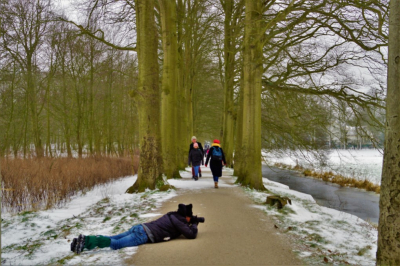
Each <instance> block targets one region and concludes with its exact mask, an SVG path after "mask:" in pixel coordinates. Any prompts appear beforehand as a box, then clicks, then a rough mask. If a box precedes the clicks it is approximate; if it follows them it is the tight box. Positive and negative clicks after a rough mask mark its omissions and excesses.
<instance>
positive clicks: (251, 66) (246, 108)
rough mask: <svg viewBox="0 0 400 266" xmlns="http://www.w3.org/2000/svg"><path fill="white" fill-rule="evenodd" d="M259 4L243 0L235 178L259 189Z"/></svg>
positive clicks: (241, 182)
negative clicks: (239, 136) (238, 162)
mask: <svg viewBox="0 0 400 266" xmlns="http://www.w3.org/2000/svg"><path fill="white" fill-rule="evenodd" d="M261 5H262V3H261V1H254V0H246V1H245V6H246V11H245V12H246V15H245V32H244V51H243V53H244V54H243V56H244V61H243V82H244V84H243V86H244V87H243V105H242V112H243V113H242V115H243V117H242V119H243V121H242V134H243V135H242V143H241V144H242V145H241V157H242V163H241V164H242V166H241V167H240V172H239V174H240V175H239V176H238V179H237V181H236V182H237V183H240V184H242V185H243V186H249V187H251V188H255V189H260V190H263V189H265V187H264V185H263V182H262V175H261V78H262V71H263V65H262V57H263V54H262V41H261V36H262V32H260V29H261V21H262V13H261V11H262V6H261Z"/></svg>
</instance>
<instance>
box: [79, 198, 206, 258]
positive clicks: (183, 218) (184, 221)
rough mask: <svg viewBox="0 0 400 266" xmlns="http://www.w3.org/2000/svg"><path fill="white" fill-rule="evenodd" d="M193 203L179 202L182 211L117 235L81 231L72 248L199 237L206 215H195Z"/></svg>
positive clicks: (132, 244)
mask: <svg viewBox="0 0 400 266" xmlns="http://www.w3.org/2000/svg"><path fill="white" fill-rule="evenodd" d="M192 208H193V206H192V204H189V205H185V204H179V205H178V211H176V212H169V213H167V214H165V215H164V216H162V217H160V218H158V219H157V220H155V221H152V222H149V223H143V224H138V225H135V226H133V227H132V228H131V229H129V230H128V231H126V232H124V233H122V234H119V235H115V236H101V235H100V236H84V235H79V237H78V238H74V240H73V241H72V243H71V251H73V252H75V253H76V254H80V253H81V252H82V251H83V249H85V248H86V249H88V250H91V249H94V248H95V247H99V248H105V247H110V248H111V249H114V250H115V249H121V248H125V247H133V246H139V245H142V244H146V243H158V242H163V241H168V240H171V239H175V238H177V237H179V236H180V235H184V236H185V237H186V238H188V239H195V238H196V237H197V226H198V224H199V222H200V223H204V218H203V217H197V216H193V212H192Z"/></svg>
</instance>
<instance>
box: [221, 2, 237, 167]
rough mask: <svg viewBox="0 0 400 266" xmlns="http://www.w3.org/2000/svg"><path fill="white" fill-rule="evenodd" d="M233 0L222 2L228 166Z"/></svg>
mask: <svg viewBox="0 0 400 266" xmlns="http://www.w3.org/2000/svg"><path fill="white" fill-rule="evenodd" d="M233 4H234V3H233V0H226V1H225V3H224V11H225V21H224V31H225V39H224V63H225V76H224V91H225V97H224V124H223V138H222V140H223V141H222V143H223V146H224V154H225V160H226V164H227V166H228V167H232V166H233V150H234V147H233V144H234V105H233V83H234V80H233V78H234V75H235V71H234V67H235V65H234V62H235V52H234V50H235V45H234V44H233V36H232V35H233V34H232V25H231V23H232V12H233Z"/></svg>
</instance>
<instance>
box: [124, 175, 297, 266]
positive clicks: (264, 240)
mask: <svg viewBox="0 0 400 266" xmlns="http://www.w3.org/2000/svg"><path fill="white" fill-rule="evenodd" d="M202 170H203V177H202V178H200V180H201V181H202V182H204V181H209V183H210V188H209V189H196V190H188V189H179V190H178V191H177V192H178V196H177V197H174V198H172V199H170V200H169V201H166V202H165V203H164V204H163V206H162V207H161V208H160V210H159V212H160V213H167V212H168V211H175V210H176V209H177V206H178V203H185V204H189V203H192V204H193V214H194V215H198V216H202V217H205V223H201V224H199V233H198V235H197V238H196V239H194V240H189V239H185V238H184V237H182V238H178V239H174V240H172V241H169V242H164V243H157V244H147V245H142V246H140V247H139V250H138V252H137V253H136V254H135V255H133V257H132V258H130V259H128V260H126V261H125V262H126V263H127V264H128V265H191V266H194V265H301V264H302V263H301V261H300V260H299V259H298V258H297V257H296V256H295V254H294V253H293V252H292V247H291V246H290V243H289V240H288V239H287V238H286V236H284V235H278V234H277V231H276V229H275V228H274V223H273V221H272V220H270V218H269V217H268V216H267V215H266V214H265V213H263V211H262V210H260V209H257V208H253V207H251V206H250V205H252V204H253V202H252V201H251V200H250V199H249V198H248V197H247V196H246V195H245V194H244V192H243V191H242V189H241V188H240V187H232V186H223V183H227V184H232V182H233V180H232V178H231V177H222V182H220V183H221V187H220V188H219V189H215V188H213V186H214V182H213V180H212V177H211V173H210V172H209V168H202ZM184 182H195V181H193V180H192V179H187V180H186V179H184ZM197 182H198V181H197Z"/></svg>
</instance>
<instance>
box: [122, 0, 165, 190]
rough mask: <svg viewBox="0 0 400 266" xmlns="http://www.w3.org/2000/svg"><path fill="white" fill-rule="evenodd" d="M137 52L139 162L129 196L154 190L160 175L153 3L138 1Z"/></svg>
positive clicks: (158, 95) (158, 104)
mask: <svg viewBox="0 0 400 266" xmlns="http://www.w3.org/2000/svg"><path fill="white" fill-rule="evenodd" d="M135 3H136V16H137V18H136V23H137V35H138V37H137V49H138V59H139V84H138V98H137V101H138V105H139V138H140V162H139V170H138V178H137V180H136V182H135V184H134V185H133V186H132V187H130V188H128V190H127V192H128V193H133V192H134V191H139V192H142V191H144V190H145V189H146V188H149V189H155V188H156V182H157V180H158V179H159V178H161V174H162V157H161V155H162V151H161V137H160V135H161V132H160V92H159V74H158V73H159V66H158V61H157V37H158V36H157V34H156V32H157V30H156V25H155V20H154V0H137V1H135Z"/></svg>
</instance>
